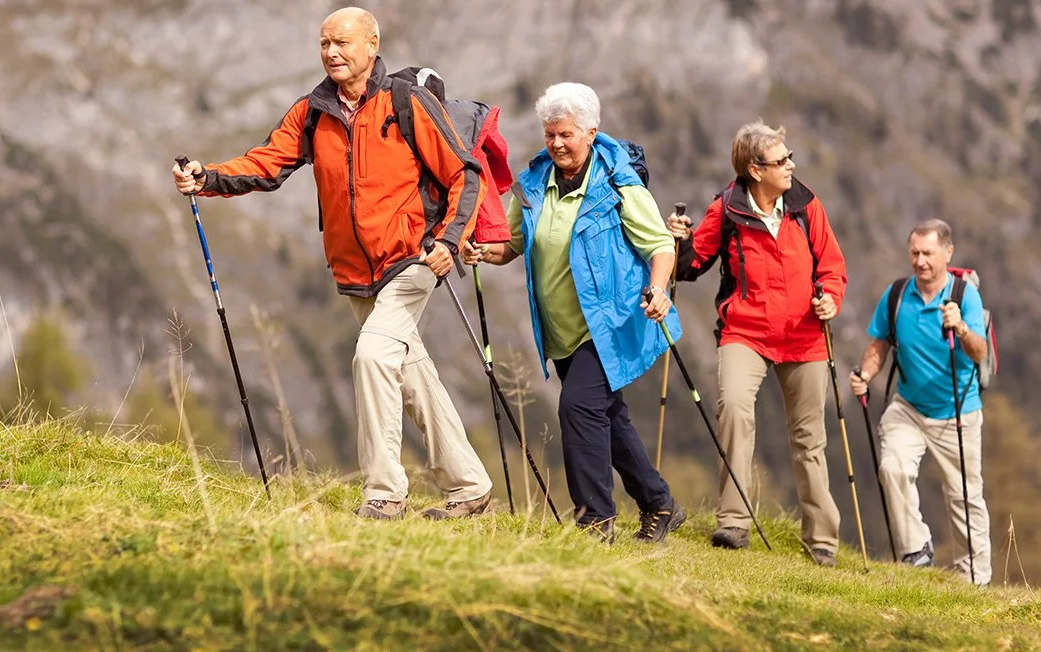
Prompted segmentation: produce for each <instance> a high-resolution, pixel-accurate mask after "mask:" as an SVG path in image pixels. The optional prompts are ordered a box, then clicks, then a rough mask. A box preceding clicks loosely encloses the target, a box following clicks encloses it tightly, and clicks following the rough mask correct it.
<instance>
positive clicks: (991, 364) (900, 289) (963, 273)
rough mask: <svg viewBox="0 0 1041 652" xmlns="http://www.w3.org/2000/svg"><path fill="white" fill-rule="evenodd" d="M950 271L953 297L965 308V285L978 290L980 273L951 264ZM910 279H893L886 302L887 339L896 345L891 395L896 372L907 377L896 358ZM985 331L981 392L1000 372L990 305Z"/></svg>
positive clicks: (888, 383) (978, 367) (979, 369)
mask: <svg viewBox="0 0 1041 652" xmlns="http://www.w3.org/2000/svg"><path fill="white" fill-rule="evenodd" d="M947 271H949V272H950V273H951V274H952V275H953V276H954V284H953V285H952V286H951V300H953V301H954V302H956V303H957V304H958V307H959V308H961V302H962V299H963V298H964V297H965V286H966V285H967V284H969V283H971V284H972V286H973V287H975V288H976V289H977V290H978V289H979V287H980V276H979V274H978V273H977V272H976V270H974V269H967V268H961V267H948V268H947ZM910 280H911V279H910V277H907V276H905V277H904V278H898V279H897V280H895V281H893V286H892V287H891V288H890V290H889V300H888V302H887V305H886V310H887V313H888V315H889V334H888V335H887V336H886V341H888V342H889V345H890V346H891V347H892V348H893V362H892V364H891V365H890V366H889V379H888V380H887V381H886V397H887V398H888V397H889V396H890V395H891V394H890V392H891V391H892V389H893V378H894V376H895V375H896V373H897V372H899V373H900V379H901V380H905V378H904V370H903V369H901V368H900V363H899V362H897V359H896V348H897V341H896V317H897V315H898V314H899V313H900V303H901V301H903V298H904V290H905V289H906V288H907V284H908V282H909V281H910ZM981 298H982V297H981ZM983 330H984V332H985V333H986V339H987V357H985V358H984V359H983V362H981V363H979V364H977V365H976V377H977V378H978V379H979V381H980V391H982V390H985V389H987V388H988V387H990V384H991V382H992V381H993V378H994V376H995V375H997V373H998V345H997V339H996V338H995V337H994V320H993V318H992V316H991V313H990V311H989V310H987V308H986V307H984V308H983Z"/></svg>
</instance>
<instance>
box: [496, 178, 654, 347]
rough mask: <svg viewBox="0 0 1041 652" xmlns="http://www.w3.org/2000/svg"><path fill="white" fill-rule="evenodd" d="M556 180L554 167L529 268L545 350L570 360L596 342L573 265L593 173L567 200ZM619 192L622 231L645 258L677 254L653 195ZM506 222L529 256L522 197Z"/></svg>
mask: <svg viewBox="0 0 1041 652" xmlns="http://www.w3.org/2000/svg"><path fill="white" fill-rule="evenodd" d="M590 167H592V166H590ZM556 176H557V173H556V170H555V169H554V170H553V172H552V173H551V174H550V176H549V183H548V184H547V187H546V197H545V199H544V200H543V202H542V212H541V213H540V214H539V221H538V224H537V225H536V227H535V242H534V244H533V245H532V248H531V259H530V260H528V261H527V263H528V265H531V272H532V279H533V284H534V289H535V303H536V305H538V307H539V316H540V317H541V318H542V343H543V349H544V352H545V354H546V357H547V358H549V359H551V360H560V359H563V358H566V357H568V356H570V355H571V354H572V353H574V351H575V349H577V348H578V346H579V345H580V344H582V343H583V342H585V341H586V340H588V339H589V338H590V334H589V328H588V327H587V326H586V320H585V317H584V316H583V315H582V308H581V307H580V306H579V304H578V292H577V291H576V290H575V281H574V279H573V278H572V277H571V265H570V261H569V251H570V248H571V231H572V230H573V229H574V226H575V220H577V219H578V210H579V208H580V207H581V206H582V200H583V199H584V198H585V195H586V187H587V186H588V184H589V172H588V171H587V172H586V177H585V179H584V180H583V181H582V185H581V186H580V187H579V188H578V189H577V190H575V191H574V192H571V193H570V194H567V195H564V196H563V197H559V196H558V194H557V178H556ZM619 192H620V194H621V196H622V205H621V218H622V229H623V230H624V232H625V235H626V236H627V237H628V238H629V242H630V243H632V245H633V247H635V248H636V251H637V252H638V253H639V254H640V256H641V257H642V258H643V259H644V260H647V261H650V260H651V258H653V257H654V256H657V255H658V254H660V253H666V252H667V253H672V251H673V238H672V235H671V234H670V233H669V232H668V230H667V229H666V228H665V222H664V220H662V217H661V213H659V212H658V205H657V204H656V203H655V202H654V197H652V196H651V193H650V192H648V190H647V189H646V188H644V187H643V186H623V187H622V188H620V189H619ZM506 219H507V221H508V222H509V225H510V235H511V236H512V239H511V240H510V249H513V251H515V252H517V253H519V254H523V253H524V236H523V235H522V234H521V221H522V219H523V218H522V215H521V206H520V203H519V202H518V201H517V198H516V197H513V198H512V199H511V200H510V207H509V210H507V212H506ZM606 264H610V263H606Z"/></svg>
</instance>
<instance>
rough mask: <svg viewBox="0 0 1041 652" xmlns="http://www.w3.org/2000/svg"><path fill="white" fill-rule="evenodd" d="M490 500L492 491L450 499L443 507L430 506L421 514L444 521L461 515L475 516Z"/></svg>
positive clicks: (433, 519) (482, 510)
mask: <svg viewBox="0 0 1041 652" xmlns="http://www.w3.org/2000/svg"><path fill="white" fill-rule="evenodd" d="M491 500H492V492H491V491H489V492H488V493H486V494H484V495H483V496H481V497H480V498H474V499H473V500H464V501H455V500H450V501H448V502H447V503H445V507H444V509H441V508H440V507H431V508H430V509H427V510H424V511H423V516H426V517H427V518H429V519H430V520H432V521H444V520H447V519H450V518H461V517H463V516H476V515H477V514H481V513H483V512H484V510H486V509H487V508H488V503H490V502H491Z"/></svg>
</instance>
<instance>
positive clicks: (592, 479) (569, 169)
mask: <svg viewBox="0 0 1041 652" xmlns="http://www.w3.org/2000/svg"><path fill="white" fill-rule="evenodd" d="M535 112H536V113H537V114H538V117H539V121H540V122H541V123H542V127H543V131H544V136H545V141H546V148H545V149H543V150H542V151H541V152H539V153H538V154H537V155H536V156H535V158H534V159H532V161H531V163H530V164H529V165H528V169H527V170H525V171H524V172H523V173H521V175H520V176H519V178H518V182H517V184H515V185H514V197H513V198H512V200H511V202H510V207H509V210H508V212H507V218H508V222H509V225H510V232H511V235H512V240H511V241H510V242H509V244H508V245H507V244H492V245H481V247H480V248H479V249H475V248H474V247H471V246H466V245H464V247H463V257H464V260H465V261H466V262H467V263H469V264H475V263H476V262H477V261H479V260H483V261H485V262H489V263H492V264H493V265H505V264H506V263H509V262H510V261H512V260H513V259H515V258H517V257H518V256H524V261H525V268H526V272H527V283H528V298H529V303H530V307H531V323H532V330H533V331H534V335H535V346H536V348H537V349H538V351H539V358H540V359H541V360H542V366H543V372H544V373H545V375H546V377H547V378H549V371H548V369H547V367H546V360H547V359H549V360H552V361H553V366H554V367H555V369H556V371H557V375H558V376H559V377H560V381H561V390H560V404H559V407H558V410H557V412H558V416H559V418H560V431H561V441H562V443H563V449H564V470H565V473H566V474H567V483H568V491H569V493H570V494H571V500H572V502H573V503H574V505H575V518H576V519H577V521H578V524H579V526H580V527H584V528H588V529H589V530H590V532H591V533H592V534H593V535H595V536H598V537H600V538H601V539H603V540H605V541H608V542H610V541H613V540H614V519H615V515H616V511H615V505H614V501H613V500H612V498H611V492H612V488H613V484H614V481H613V476H612V472H611V469H612V467H613V468H614V469H615V470H616V471H618V474H619V476H620V477H621V478H622V483H623V485H624V486H625V490H626V492H627V493H628V494H629V495H630V496H632V497H633V499H634V500H635V501H636V504H637V505H638V506H639V508H640V530H639V532H637V534H636V538H637V539H638V540H642V541H655V542H658V541H662V540H663V539H664V538H665V536H666V535H667V534H668V533H669V532H671V531H672V530H675V529H676V528H677V527H679V526H680V524H682V523H683V521H684V520H685V519H686V514H685V513H684V512H683V509H682V508H680V507H679V506H678V505H676V502H675V501H674V500H673V498H672V495H671V494H670V492H669V486H668V485H667V484H666V483H665V480H664V479H663V478H662V477H661V475H660V474H659V473H658V471H657V470H655V468H654V467H653V466H652V465H651V462H650V459H649V458H648V456H647V450H646V449H645V448H644V445H643V442H642V441H641V440H640V438H639V436H638V435H637V433H636V429H635V428H634V427H633V425H632V423H631V422H630V421H629V408H628V407H627V406H626V404H625V401H624V399H623V398H622V392H621V389H622V387H624V386H626V385H628V384H629V383H631V382H632V381H634V380H636V379H637V378H639V377H640V376H641V375H642V374H643V373H644V372H645V371H647V369H649V368H650V367H651V365H652V364H654V361H655V360H656V359H657V358H658V356H659V355H661V354H662V353H664V351H665V349H666V348H667V346H668V344H667V343H666V341H665V338H664V336H663V335H662V333H661V329H660V328H659V327H658V324H657V323H656V322H659V321H661V320H663V319H664V320H666V324H667V325H668V327H669V330H670V331H671V332H672V333H673V334H674V335H675V336H676V337H679V335H680V334H681V331H680V325H679V319H678V317H677V316H676V311H675V309H673V307H672V303H671V302H670V301H669V298H668V296H667V295H666V293H665V291H664V290H663V289H662V288H664V287H665V284H666V283H667V281H668V279H669V275H670V274H671V272H672V266H673V262H674V254H673V238H672V236H671V235H669V233H668V231H667V230H666V229H665V225H664V221H663V220H662V218H661V214H660V213H659V212H658V207H657V205H656V204H655V202H654V199H653V197H651V194H650V193H649V192H648V191H647V189H646V188H645V187H644V185H643V183H642V182H641V180H640V178H639V176H638V175H637V173H636V171H635V170H634V169H633V168H632V166H631V165H630V163H629V154H628V152H627V150H626V149H625V148H624V147H622V146H621V145H620V144H619V143H618V142H617V141H615V140H614V139H613V138H611V137H610V136H607V135H606V134H603V133H598V132H597V127H598V126H599V124H600V100H599V99H598V98H597V96H596V93H595V92H594V91H593V89H591V88H589V87H588V86H585V85H583V84H575V83H561V84H555V85H553V86H550V87H549V88H547V89H546V92H545V93H544V94H543V95H542V97H541V98H540V99H539V100H538V102H536V104H535ZM648 285H649V286H650V288H651V300H650V301H649V302H646V301H643V300H642V299H641V289H642V288H644V287H646V286H648Z"/></svg>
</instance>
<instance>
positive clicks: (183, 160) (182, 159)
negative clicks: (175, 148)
mask: <svg viewBox="0 0 1041 652" xmlns="http://www.w3.org/2000/svg"><path fill="white" fill-rule="evenodd" d="M174 161H175V162H176V163H177V165H180V166H181V169H182V170H183V169H185V168H186V167H188V157H187V156H185V155H184V154H181V155H180V156H178V157H177V158H175V159H174ZM205 176H206V172H205V171H203V170H199V171H198V172H192V178H193V179H202V178H204V177H205Z"/></svg>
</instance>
